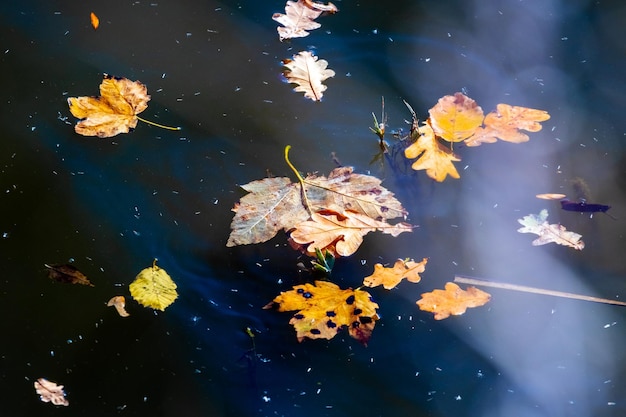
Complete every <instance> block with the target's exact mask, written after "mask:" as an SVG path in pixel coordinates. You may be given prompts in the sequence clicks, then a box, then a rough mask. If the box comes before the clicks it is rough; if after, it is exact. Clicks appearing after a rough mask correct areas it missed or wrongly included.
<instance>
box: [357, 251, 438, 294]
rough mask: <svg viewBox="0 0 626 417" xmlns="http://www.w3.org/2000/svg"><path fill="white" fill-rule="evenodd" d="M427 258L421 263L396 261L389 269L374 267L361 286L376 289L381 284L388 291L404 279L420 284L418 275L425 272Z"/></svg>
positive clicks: (381, 266)
mask: <svg viewBox="0 0 626 417" xmlns="http://www.w3.org/2000/svg"><path fill="white" fill-rule="evenodd" d="M427 262H428V258H424V259H422V262H419V263H418V262H415V261H413V260H410V261H408V260H402V259H398V260H397V261H396V263H395V264H394V265H393V267H391V268H385V267H384V266H383V265H382V264H376V265H374V273H373V274H372V275H370V276H368V277H365V278H364V279H363V285H365V286H366V287H377V286H379V285H381V284H382V286H383V288H385V289H386V290H390V289H392V288H395V287H396V286H397V285H398V284H399V283H400V281H402V280H403V279H404V278H406V280H407V281H410V282H415V283H417V282H420V281H421V279H422V278H421V277H420V276H419V274H420V273H422V272H424V271H425V270H426V263H427Z"/></svg>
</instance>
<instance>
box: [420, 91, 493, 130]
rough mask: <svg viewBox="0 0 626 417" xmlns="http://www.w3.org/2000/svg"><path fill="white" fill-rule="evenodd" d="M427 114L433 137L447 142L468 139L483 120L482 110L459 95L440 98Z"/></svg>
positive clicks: (469, 99) (467, 98)
mask: <svg viewBox="0 0 626 417" xmlns="http://www.w3.org/2000/svg"><path fill="white" fill-rule="evenodd" d="M428 112H429V114H430V118H429V121H430V125H431V126H432V128H433V131H434V132H435V135H437V136H439V137H440V138H442V139H445V140H447V141H448V142H460V141H463V140H465V139H467V138H469V137H470V136H472V135H473V134H474V132H475V131H476V129H477V128H478V126H480V125H481V124H482V122H483V118H484V114H483V109H481V108H480V106H479V105H478V104H476V102H475V101H474V100H472V99H471V98H469V97H467V96H465V95H463V94H461V93H456V94H454V95H453V96H444V97H442V98H440V99H439V101H438V102H437V104H436V105H435V106H434V107H433V108H431V109H430V110H429V111H428Z"/></svg>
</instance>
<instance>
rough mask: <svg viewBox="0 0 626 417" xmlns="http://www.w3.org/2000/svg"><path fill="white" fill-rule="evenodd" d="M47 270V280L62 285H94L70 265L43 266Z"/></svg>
mask: <svg viewBox="0 0 626 417" xmlns="http://www.w3.org/2000/svg"><path fill="white" fill-rule="evenodd" d="M44 266H45V267H46V268H47V269H48V278H50V279H52V280H54V281H57V282H62V283H64V284H81V285H87V286H89V287H93V286H94V285H93V284H92V283H91V281H89V279H88V278H87V277H86V276H85V274H83V273H82V272H80V271H79V270H78V268H76V267H75V266H74V265H70V264H57V265H48V264H44Z"/></svg>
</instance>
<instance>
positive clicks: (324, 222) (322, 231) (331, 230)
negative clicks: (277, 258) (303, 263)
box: [291, 206, 413, 256]
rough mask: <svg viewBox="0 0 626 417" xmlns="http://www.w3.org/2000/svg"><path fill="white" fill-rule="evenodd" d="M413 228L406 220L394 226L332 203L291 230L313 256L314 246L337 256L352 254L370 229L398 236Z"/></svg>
mask: <svg viewBox="0 0 626 417" xmlns="http://www.w3.org/2000/svg"><path fill="white" fill-rule="evenodd" d="M412 230H413V226H411V225H410V224H407V223H397V224H394V225H391V224H389V223H387V222H384V221H379V220H374V219H372V218H371V217H369V216H367V215H364V214H361V213H357V212H354V211H349V210H343V211H341V209H340V208H339V207H337V206H331V207H330V208H328V209H324V210H320V211H318V212H316V213H313V214H312V215H311V220H308V221H305V222H301V223H298V224H297V225H296V226H295V229H294V230H293V231H292V232H291V239H292V241H293V242H295V243H297V244H299V245H303V246H304V248H305V250H306V252H307V254H309V255H310V256H314V255H315V249H319V250H321V251H325V250H327V251H329V252H331V253H332V254H333V255H335V256H350V255H352V254H353V253H354V252H356V250H357V249H358V248H359V246H360V245H361V243H362V242H363V236H365V235H366V234H367V233H369V232H373V231H380V232H383V233H386V234H390V235H392V236H394V237H395V236H398V235H399V234H400V233H403V232H410V231H412Z"/></svg>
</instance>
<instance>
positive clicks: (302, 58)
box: [283, 51, 335, 101]
mask: <svg viewBox="0 0 626 417" xmlns="http://www.w3.org/2000/svg"><path fill="white" fill-rule="evenodd" d="M283 65H284V66H285V67H286V68H287V70H285V73H284V74H285V78H286V79H287V81H289V82H290V83H293V84H297V86H296V87H295V88H294V89H293V90H294V91H297V92H301V93H304V97H307V98H310V99H311V100H313V101H320V100H321V99H322V96H323V95H324V94H323V93H324V91H326V88H327V87H326V86H325V85H324V84H322V82H323V81H324V80H326V79H327V78H330V77H334V76H335V71H333V70H331V69H327V68H326V67H327V66H328V62H327V61H326V60H323V59H320V60H318V58H317V57H316V56H315V55H313V54H312V53H311V52H309V51H301V52H299V53H298V54H297V55H294V56H293V59H286V60H284V61H283Z"/></svg>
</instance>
